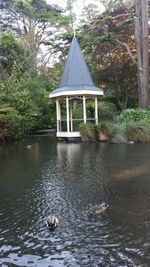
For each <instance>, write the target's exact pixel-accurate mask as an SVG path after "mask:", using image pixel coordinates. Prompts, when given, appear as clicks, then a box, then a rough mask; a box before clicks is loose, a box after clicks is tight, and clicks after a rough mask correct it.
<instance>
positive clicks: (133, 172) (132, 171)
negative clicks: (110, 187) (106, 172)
mask: <svg viewBox="0 0 150 267" xmlns="http://www.w3.org/2000/svg"><path fill="white" fill-rule="evenodd" d="M148 173H150V167H149V163H148V162H147V164H144V165H141V166H137V167H132V168H128V169H124V170H120V171H118V172H116V173H114V174H113V176H112V178H115V179H130V178H137V177H140V176H141V175H145V174H148Z"/></svg>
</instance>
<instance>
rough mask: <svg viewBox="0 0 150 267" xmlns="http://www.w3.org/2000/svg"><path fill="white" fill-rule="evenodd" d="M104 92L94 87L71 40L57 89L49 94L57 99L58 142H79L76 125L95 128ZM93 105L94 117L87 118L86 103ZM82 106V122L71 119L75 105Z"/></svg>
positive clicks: (79, 53) (76, 43)
mask: <svg viewBox="0 0 150 267" xmlns="http://www.w3.org/2000/svg"><path fill="white" fill-rule="evenodd" d="M101 95H103V91H102V90H101V89H99V88H97V87H96V86H94V84H93V81H92V78H91V75H90V72H89V70H88V67H87V64H86V62H85V59H84V57H83V55H82V52H81V50H80V47H79V44H78V41H77V39H76V37H75V36H74V38H73V40H72V43H71V47H70V50H69V54H68V57H67V60H66V63H65V67H64V71H63V74H62V77H61V81H60V85H59V87H58V88H57V89H55V90H54V91H53V92H51V93H50V94H49V97H50V98H55V99H56V115H57V132H56V136H57V137H58V138H60V139H61V138H65V139H71V138H80V137H81V135H80V132H79V124H80V123H84V124H85V123H87V122H89V121H90V122H92V123H94V124H96V125H97V124H98V96H101ZM88 99H93V101H94V107H95V108H94V117H93V118H88V116H87V101H88ZM79 101H80V105H81V104H82V111H83V112H82V118H74V112H75V109H76V108H77V103H78V102H79Z"/></svg>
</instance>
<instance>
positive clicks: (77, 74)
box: [59, 37, 94, 87]
mask: <svg viewBox="0 0 150 267" xmlns="http://www.w3.org/2000/svg"><path fill="white" fill-rule="evenodd" d="M82 84H84V85H94V84H93V81H92V78H91V75H90V72H89V70H88V67H87V64H86V62H85V59H84V57H83V55H82V53H81V50H80V47H79V44H78V41H77V39H76V37H74V38H73V40H72V43H71V47H70V50H69V54H68V58H67V60H66V63H65V67H64V71H63V74H62V78H61V81H60V85H59V87H63V86H74V85H82Z"/></svg>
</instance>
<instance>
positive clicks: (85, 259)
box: [0, 137, 150, 267]
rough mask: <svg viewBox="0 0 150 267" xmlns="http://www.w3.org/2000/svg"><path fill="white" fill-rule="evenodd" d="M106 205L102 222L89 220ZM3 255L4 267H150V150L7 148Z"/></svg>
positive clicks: (1, 153) (48, 142)
mask: <svg viewBox="0 0 150 267" xmlns="http://www.w3.org/2000/svg"><path fill="white" fill-rule="evenodd" d="M27 144H31V145H32V147H31V149H27V148H26V145H27ZM102 201H105V202H107V203H108V204H109V208H108V209H107V210H106V212H105V213H104V214H102V215H101V216H93V215H89V214H88V213H86V212H85V211H87V209H88V208H89V207H91V205H95V204H98V203H101V202H102ZM51 213H54V214H56V215H57V216H58V218H59V221H60V224H59V226H58V228H57V229H56V230H55V231H54V232H52V233H50V232H49V231H48V229H47V228H46V223H45V222H46V218H47V216H48V215H49V214H51ZM0 255H1V256H0V266H2V267H5V266H41V267H45V266H52V267H62V266H67V267H79V266H81V267H82V266H83V267H84V266H87V267H96V266H100V267H103V266H104V267H107V266H111V267H119V266H136V267H137V266H139V267H141V266H143V267H146V266H150V145H141V144H138V145H109V144H99V143H91V144H88V143H87V144H84V143H82V144H66V143H56V140H55V138H53V137H41V138H33V139H26V140H25V141H22V142H18V143H14V144H10V145H5V146H2V145H1V146H0Z"/></svg>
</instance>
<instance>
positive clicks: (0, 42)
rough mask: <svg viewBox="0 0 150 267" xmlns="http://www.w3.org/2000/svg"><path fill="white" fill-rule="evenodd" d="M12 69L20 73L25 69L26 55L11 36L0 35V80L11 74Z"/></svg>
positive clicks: (19, 44)
mask: <svg viewBox="0 0 150 267" xmlns="http://www.w3.org/2000/svg"><path fill="white" fill-rule="evenodd" d="M13 67H16V68H18V69H19V71H20V72H22V71H23V70H24V69H27V54H26V53H25V51H24V49H23V46H22V45H21V43H19V42H18V40H17V39H16V38H15V37H14V36H13V35H11V34H7V33H4V34H1V35H0V72H1V78H3V79H5V78H6V77H7V76H8V75H10V74H11V71H12V69H13Z"/></svg>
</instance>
